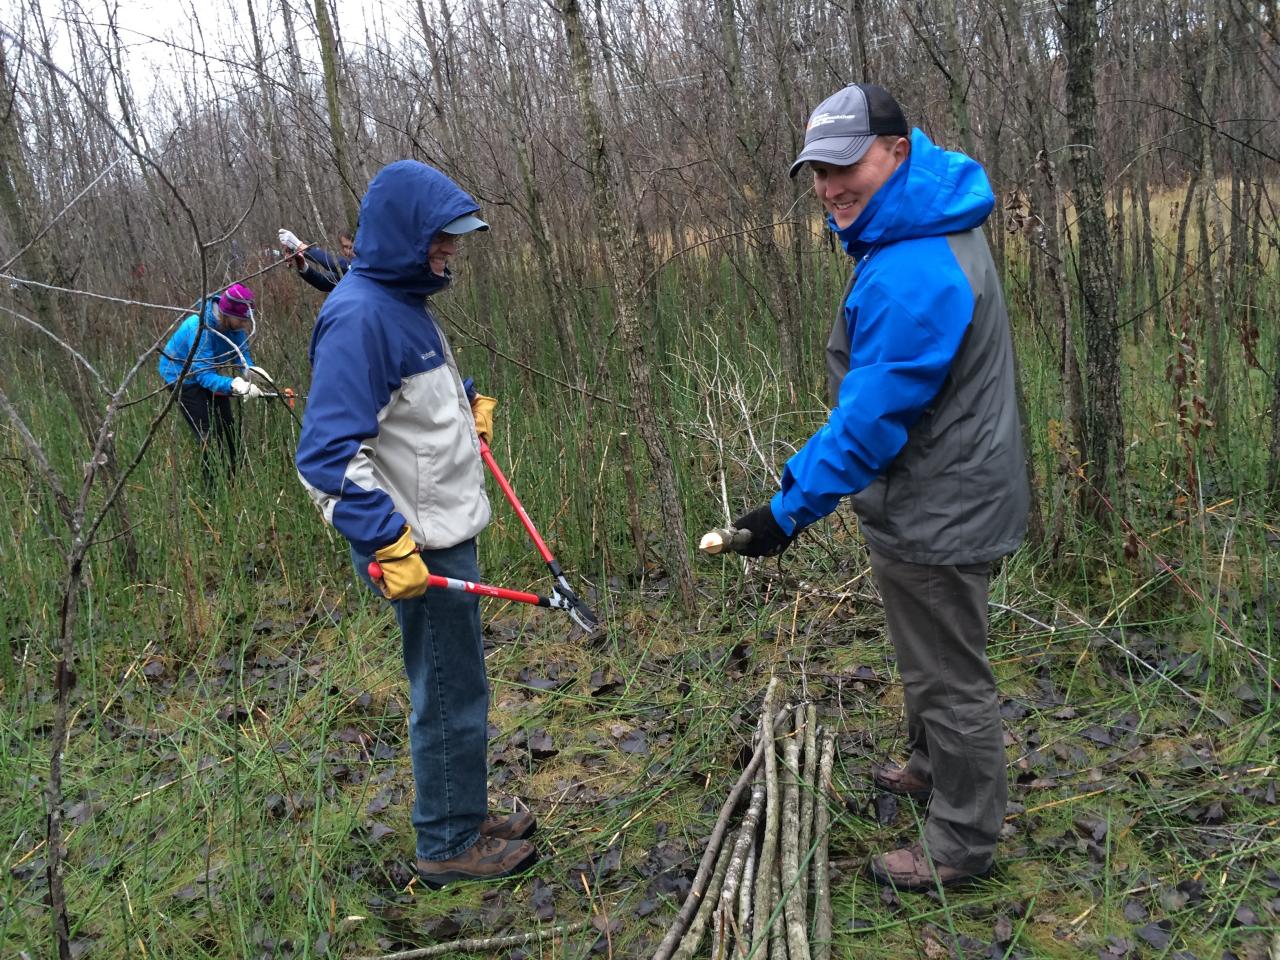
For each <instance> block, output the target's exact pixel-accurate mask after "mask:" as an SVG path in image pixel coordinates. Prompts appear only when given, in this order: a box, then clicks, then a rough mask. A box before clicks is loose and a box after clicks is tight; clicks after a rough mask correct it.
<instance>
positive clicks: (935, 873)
mask: <svg viewBox="0 0 1280 960" xmlns="http://www.w3.org/2000/svg"><path fill="white" fill-rule="evenodd" d="M867 866H868V868H869V870H870V872H871V876H872V877H874V878H875V879H876V880H879V881H880V882H881V883H882V884H884V885H885V886H891V887H894V888H895V889H897V890H934V889H936V888H937V887H938V886H939V885H942V886H944V887H950V886H954V885H956V884H961V883H968V882H969V881H970V880H977V879H979V878H980V877H985V876H986V875H987V874H988V873H989V872H990V869H991V868H990V867H988V868H987V869H986V870H979V871H974V872H970V871H968V870H960V869H957V868H956V867H948V866H947V865H946V864H945V863H938V861H936V860H930V859H929V855H928V854H926V853H925V852H924V845H923V844H920V843H913V844H911V846H909V847H903V848H902V849H901V850H891V851H889V852H888V853H882V854H880V856H878V857H872V858H871V862H870V863H869V864H868V865H867Z"/></svg>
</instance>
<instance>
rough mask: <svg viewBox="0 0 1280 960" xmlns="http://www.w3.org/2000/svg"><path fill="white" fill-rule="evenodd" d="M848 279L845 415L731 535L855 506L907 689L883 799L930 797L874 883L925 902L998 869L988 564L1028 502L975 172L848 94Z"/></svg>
mask: <svg viewBox="0 0 1280 960" xmlns="http://www.w3.org/2000/svg"><path fill="white" fill-rule="evenodd" d="M806 163H807V164H808V165H809V167H810V168H811V170H812V173H813V186H814V192H815V193H816V194H817V195H818V198H819V199H820V200H821V201H822V203H823V206H824V207H825V208H826V211H827V223H828V225H829V226H830V228H831V230H832V231H834V232H835V234H836V236H837V237H839V239H840V241H841V243H842V244H843V245H844V248H845V251H846V252H847V253H848V254H849V256H850V257H851V258H852V259H853V261H854V264H853V276H852V278H851V280H850V282H849V287H848V289H847V291H846V294H845V297H844V299H843V300H842V302H841V304H840V308H839V310H838V311H837V316H836V322H835V326H834V327H833V329H832V331H831V337H830V340H829V341H828V343H827V365H828V372H829V380H830V388H831V395H832V402H833V404H834V409H833V410H832V411H831V414H830V416H829V417H828V419H827V422H826V424H825V425H823V427H822V428H821V429H819V430H818V432H817V433H815V434H814V435H813V436H812V437H810V438H809V440H808V441H807V442H806V443H805V444H804V446H803V447H802V448H801V449H800V450H799V451H798V452H797V453H796V454H795V456H793V457H792V458H791V459H790V460H789V461H788V462H787V465H786V467H785V469H784V471H783V475H782V489H781V490H779V491H778V492H777V493H776V494H775V495H774V497H773V499H772V500H771V501H770V502H769V503H766V504H764V505H763V506H761V507H758V508H757V509H755V510H753V511H751V512H750V513H748V514H746V515H745V516H743V517H741V518H739V519H738V520H737V521H735V526H737V527H739V528H743V529H747V530H750V531H751V534H752V537H751V542H750V545H749V546H748V547H747V548H746V549H745V550H744V551H743V552H745V553H749V554H750V555H754V556H769V555H776V554H779V553H781V552H782V551H783V550H785V549H786V548H787V547H788V546H789V545H790V543H791V541H792V540H793V539H794V538H795V536H796V534H797V533H798V532H799V531H800V530H802V529H803V528H804V527H807V526H808V525H809V524H811V523H813V522H814V521H816V520H818V519H820V518H821V517H824V516H826V515H827V514H829V513H830V512H831V511H832V510H834V509H835V508H836V505H837V504H838V503H839V501H840V499H841V498H842V497H846V496H850V497H852V498H853V505H854V509H855V511H856V512H857V514H858V520H859V525H860V527H861V529H862V532H863V535H864V536H865V538H866V541H867V544H868V546H869V548H870V554H871V568H872V572H873V574H874V576H875V580H876V584H877V586H878V587H879V589H880V594H881V597H882V598H883V600H884V609H885V620H886V622H887V625H888V629H889V636H890V639H891V640H892V642H893V647H894V651H895V653H896V655H897V660H898V668H899V671H900V673H901V675H902V684H903V691H904V695H905V701H906V715H907V749H908V752H909V756H908V759H907V763H906V766H905V767H903V768H896V767H889V766H885V767H879V768H877V769H876V770H875V771H874V774H873V776H874V779H875V782H876V783H877V784H878V785H879V786H880V787H881V788H882V789H885V790H890V791H893V792H895V793H901V794H908V795H913V796H930V801H929V808H928V817H927V820H926V824H925V829H924V836H923V842H922V843H915V844H912V845H910V846H908V847H905V848H903V849H900V850H894V851H891V852H889V853H885V854H882V855H880V856H877V857H873V858H872V861H871V865H870V867H871V872H872V873H873V874H874V875H875V876H876V877H877V878H878V879H880V880H881V881H883V882H888V883H892V884H894V885H896V886H897V887H899V888H905V889H929V888H932V887H933V886H934V885H935V884H936V883H944V884H945V883H954V882H958V881H963V880H968V879H971V878H973V877H975V876H979V875H981V874H983V873H985V872H986V871H987V870H988V869H989V868H990V866H991V862H992V858H993V856H994V852H995V846H996V840H997V838H998V836H999V832H1000V827H1001V825H1002V823H1003V820H1004V812H1005V804H1006V799H1007V793H1008V780H1007V773H1006V765H1005V755H1004V741H1003V732H1002V730H1001V726H1000V712H999V705H998V702H997V699H996V687H995V678H994V676H993V675H992V671H991V665H990V663H989V662H988V660H987V655H986V643H987V590H988V579H989V576H990V572H991V564H992V563H993V562H994V561H996V560H999V559H1000V558H1001V557H1003V556H1005V555H1006V554H1008V553H1011V552H1012V551H1013V550H1014V549H1016V548H1017V546H1018V544H1019V543H1020V542H1021V541H1022V538H1023V536H1024V534H1025V532H1026V520H1027V507H1028V487H1027V482H1026V473H1025V468H1024V463H1023V448H1022V440H1021V430H1020V424H1019V420H1018V412H1017V403H1016V399H1015V393H1014V366H1013V348H1012V343H1011V337H1010V332H1009V319H1008V315H1007V314H1006V312H1005V305H1004V296H1003V293H1002V291H1001V288H1000V278H999V274H998V272H997V271H996V268H995V264H994V263H993V261H992V258H991V252H990V250H989V248H988V246H987V242H986V238H985V237H984V236H983V233H982V223H983V221H985V220H986V218H987V216H988V214H990V212H991V209H992V207H993V206H994V203H995V198H994V196H993V194H992V192H991V186H990V184H989V183H988V181H987V176H986V174H985V173H984V172H983V170H982V168H981V167H980V166H979V165H978V164H977V163H976V162H975V161H974V160H972V159H970V158H969V157H966V156H964V155H963V154H960V153H953V152H950V151H946V150H943V149H941V148H940V147H937V146H935V145H934V144H933V143H932V142H930V140H929V138H928V137H926V136H925V135H924V134H923V133H922V132H921V131H919V130H914V131H909V130H908V127H907V122H906V118H905V117H904V116H903V113H902V108H901V107H900V106H899V105H898V103H897V102H896V101H895V100H894V99H893V97H892V96H891V95H890V94H889V93H888V91H886V90H884V89H883V88H882V87H878V86H875V85H872V84H854V85H852V86H848V87H845V88H844V89H843V90H841V91H839V92H838V93H836V94H834V95H833V96H831V97H829V98H828V99H827V100H825V101H823V102H822V104H820V105H819V106H818V108H817V110H815V111H814V112H813V115H812V117H811V118H810V120H809V125H808V128H807V130H806V133H805V144H804V150H803V151H802V152H801V154H800V156H799V157H798V158H797V159H796V161H795V163H794V164H793V165H792V168H791V174H792V176H794V175H795V174H796V173H797V171H799V170H800V168H801V167H803V166H804V165H805V164H806Z"/></svg>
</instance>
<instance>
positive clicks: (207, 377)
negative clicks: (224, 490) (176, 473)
mask: <svg viewBox="0 0 1280 960" xmlns="http://www.w3.org/2000/svg"><path fill="white" fill-rule="evenodd" d="M253 322H254V321H253V291H252V290H250V289H249V288H248V287H246V286H245V285H244V284H243V283H233V284H231V286H229V287H227V289H226V290H224V291H222V293H220V294H218V295H217V296H211V297H206V298H205V300H204V303H203V304H202V306H201V308H200V309H199V310H197V312H196V313H194V314H192V315H191V316H189V317H187V318H186V319H184V320H183V321H182V323H180V324H179V325H178V328H177V329H176V330H175V331H174V332H173V335H172V336H171V337H169V340H168V342H167V343H166V344H165V346H164V349H163V350H161V351H160V361H159V364H158V366H159V370H160V377H161V379H163V380H164V382H165V386H167V387H169V388H170V389H174V388H175V387H176V388H177V389H178V405H179V406H180V407H181V409H182V414H183V417H184V418H185V419H186V421H187V425H188V426H190V427H191V430H192V432H193V433H195V435H196V439H197V440H198V441H199V442H200V455H201V461H202V463H203V466H204V473H205V477H206V478H207V479H210V480H211V479H212V478H213V476H214V474H215V468H214V463H213V456H214V454H213V450H214V448H215V447H216V448H217V449H218V450H219V451H220V453H221V456H222V460H223V466H224V467H225V469H226V470H227V472H228V473H233V472H234V471H235V468H236V461H237V456H238V454H237V443H236V439H237V438H236V423H235V415H234V413H233V412H232V408H231V398H232V397H239V398H241V399H244V400H252V399H254V398H256V397H260V396H262V388H261V387H259V386H258V385H257V384H256V383H254V382H252V380H250V379H247V378H248V377H250V376H256V377H261V378H262V379H264V380H265V381H266V382H270V377H269V376H267V374H266V371H264V370H262V368H260V367H255V366H254V365H253V358H252V357H251V356H250V354H249V334H250V331H251V329H252V327H253ZM222 367H233V368H238V369H240V370H242V371H244V373H245V376H244V377H241V376H238V375H237V376H227V375H226V374H223V373H219V369H220V368H222ZM184 368H185V369H186V373H185V375H184V374H183V369H184ZM179 378H181V384H180V385H179Z"/></svg>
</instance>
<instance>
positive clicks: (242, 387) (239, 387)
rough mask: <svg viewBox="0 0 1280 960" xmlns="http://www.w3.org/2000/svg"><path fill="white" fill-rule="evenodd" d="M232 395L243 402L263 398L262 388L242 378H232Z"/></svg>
mask: <svg viewBox="0 0 1280 960" xmlns="http://www.w3.org/2000/svg"><path fill="white" fill-rule="evenodd" d="M231 393H232V395H234V396H237V397H239V398H240V399H242V400H253V399H255V398H257V397H260V396H262V388H261V387H260V386H258V385H257V384H256V383H250V382H249V381H248V380H245V379H243V378H241V377H232V379H231Z"/></svg>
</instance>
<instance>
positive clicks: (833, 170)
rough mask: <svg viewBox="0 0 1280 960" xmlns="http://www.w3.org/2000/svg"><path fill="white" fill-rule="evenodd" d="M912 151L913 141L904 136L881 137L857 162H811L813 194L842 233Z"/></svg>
mask: <svg viewBox="0 0 1280 960" xmlns="http://www.w3.org/2000/svg"><path fill="white" fill-rule="evenodd" d="M910 152H911V142H910V141H909V140H907V139H905V138H903V137H896V138H894V139H892V140H890V139H887V138H879V139H877V140H876V141H875V142H874V143H873V144H871V149H870V150H868V151H867V152H866V153H864V154H863V155H862V159H861V160H859V161H858V162H857V163H853V164H849V165H848V166H843V167H839V166H836V165H835V164H832V163H823V162H822V161H820V160H810V161H809V167H810V169H812V170H813V192H814V193H816V194H817V195H818V199H819V200H821V201H822V205H823V206H824V207H826V209H827V213H829V214H831V217H832V219H834V220H835V222H836V226H837V227H839V228H840V229H841V230H843V229H844V228H845V227H847V226H849V225H850V224H852V223H853V221H855V220H857V219H858V215H859V214H860V213H862V211H863V210H864V209H866V206H867V203H868V201H870V200H871V198H872V197H873V196H875V193H876V191H877V190H879V189H880V188H881V187H882V186H884V183H885V181H886V180H888V179H889V178H890V177H891V176H893V172H894V171H895V170H897V169H898V166H899V165H900V164H901V163H902V161H903V160H905V159H906V158H907V154H908V153H910Z"/></svg>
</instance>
